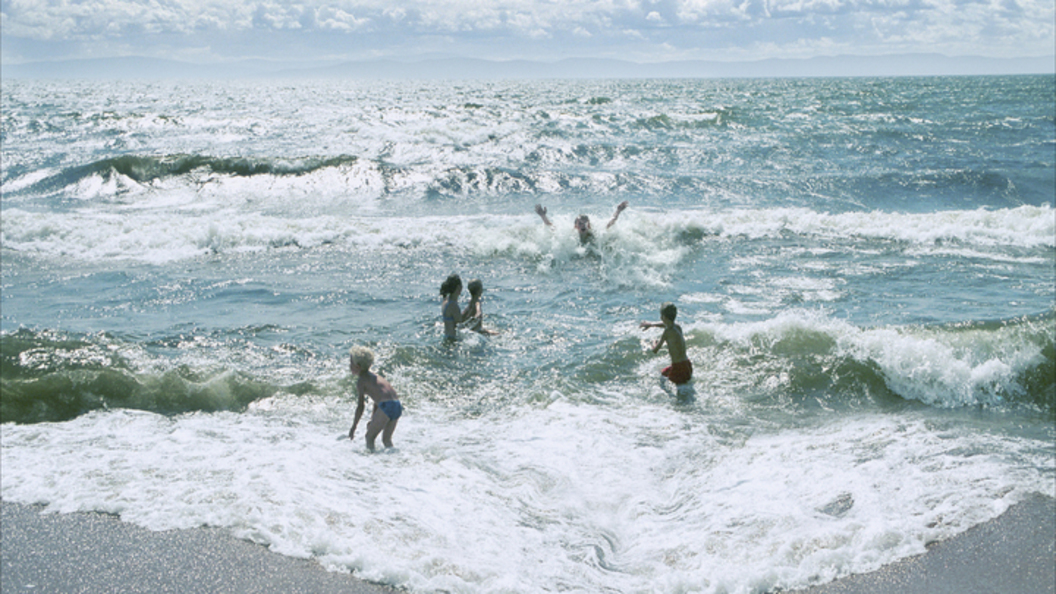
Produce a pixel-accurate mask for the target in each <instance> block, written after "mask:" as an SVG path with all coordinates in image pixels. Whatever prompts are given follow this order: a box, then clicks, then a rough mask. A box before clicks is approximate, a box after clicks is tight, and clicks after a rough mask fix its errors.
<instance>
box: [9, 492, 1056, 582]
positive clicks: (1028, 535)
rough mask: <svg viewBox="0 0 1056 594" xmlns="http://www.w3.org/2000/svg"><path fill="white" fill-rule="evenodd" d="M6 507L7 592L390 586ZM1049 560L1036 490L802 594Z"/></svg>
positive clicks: (1041, 572)
mask: <svg viewBox="0 0 1056 594" xmlns="http://www.w3.org/2000/svg"><path fill="white" fill-rule="evenodd" d="M0 509H2V523H3V530H2V532H0V590H2V591H4V592H9V591H10V592H14V591H23V590H27V589H31V590H34V591H44V592H74V591H77V592H92V591H94V592H100V591H111V592H137V591H138V592H145V591H154V592H162V591H164V592H169V591H172V592H220V591H222V592H288V593H293V592H313V593H321V594H327V593H338V592H343V593H346V594H347V593H351V594H391V593H392V592H393V590H391V589H390V588H387V587H384V586H379V585H374V584H370V583H366V582H363V581H360V580H357V579H356V578H354V577H352V576H351V575H349V574H347V573H340V572H330V571H327V570H326V569H325V568H324V567H322V566H321V565H319V564H318V563H315V562H314V561H311V560H306V559H294V558H291V557H286V556H282V555H278V554H274V553H271V552H270V551H268V550H267V549H265V548H264V547H261V546H258V545H255V544H252V543H250V542H247V541H243V540H239V539H236V538H234V537H232V536H229V535H227V534H226V533H224V532H223V531H221V530H218V529H210V528H198V529H191V530H169V531H164V532H151V531H150V530H146V529H144V528H140V527H137V526H133V525H131V524H126V523H123V522H121V521H120V520H119V519H117V518H116V517H114V516H111V515H107V514H99V513H83V514H66V515H58V514H42V513H40V510H39V509H38V508H35V507H33V506H26V505H21V504H16V503H9V502H3V503H2V506H0ZM1053 559H1056V500H1054V499H1053V498H1052V497H1049V496H1046V495H1037V496H1034V497H1032V498H1030V499H1028V500H1026V501H1024V502H1022V503H1020V504H1017V505H1015V506H1013V507H1011V508H1010V509H1009V510H1008V511H1007V512H1006V513H1004V514H1003V515H1001V516H1000V517H998V518H996V519H994V520H992V521H990V522H986V523H984V524H981V525H978V526H975V527H973V528H971V529H969V530H968V531H966V532H964V533H962V534H960V535H957V536H955V537H953V538H950V539H948V540H946V541H943V542H940V543H937V544H935V545H934V546H932V547H931V548H930V549H929V550H928V552H927V553H925V554H923V555H920V556H916V557H911V558H908V559H903V560H901V561H899V562H897V563H893V564H891V565H889V566H887V567H884V568H882V569H880V570H879V571H876V572H873V573H869V574H862V575H855V576H849V577H846V578H843V579H840V580H837V581H835V582H831V583H828V584H823V585H819V586H816V587H813V588H811V589H809V590H805V591H804V594H873V593H879V592H902V593H905V594H915V593H921V594H923V593H927V594H947V593H949V594H954V593H956V594H974V593H980V594H981V593H984V592H995V591H1006V592H1034V593H1038V594H1044V593H1052V592H1056V563H1054V562H1053Z"/></svg>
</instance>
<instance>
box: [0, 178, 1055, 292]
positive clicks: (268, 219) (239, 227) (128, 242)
mask: <svg viewBox="0 0 1056 594" xmlns="http://www.w3.org/2000/svg"><path fill="white" fill-rule="evenodd" d="M324 177H325V175H324ZM91 179H94V178H91ZM123 183H134V182H122V181H120V180H119V179H115V178H111V181H109V182H105V183H104V182H102V181H101V180H99V183H94V182H93V183H88V182H86V183H85V185H84V187H83V188H82V197H83V198H84V199H86V200H88V199H90V198H91V197H92V196H95V195H97V194H98V193H99V192H103V191H104V189H103V188H104V186H107V185H121V184H123ZM231 183H234V182H231ZM240 183H252V184H254V187H256V184H257V183H258V182H249V181H246V182H240ZM320 183H322V182H320ZM271 190H273V191H275V192H276V193H277V194H279V195H282V196H285V197H287V198H288V197H289V195H290V188H287V187H282V188H277V189H276V188H272V189H271ZM309 190H310V189H309ZM309 190H304V193H303V194H302V195H301V198H299V199H298V200H294V201H292V203H291V204H292V207H293V208H294V210H292V211H291V210H290V206H285V207H283V209H284V211H283V212H272V211H271V208H270V207H269V206H268V205H267V204H266V203H265V204H264V207H263V208H258V207H256V206H255V205H254V204H253V203H252V199H250V198H249V196H251V195H254V194H253V190H251V189H249V188H247V189H244V190H238V191H235V192H233V194H231V195H227V198H221V197H220V196H214V195H212V194H205V195H193V194H189V193H186V192H180V191H176V192H170V193H163V194H162V196H161V197H152V198H151V199H150V200H151V201H150V202H141V201H137V202H133V203H130V204H128V205H126V206H123V207H119V208H118V209H117V210H114V209H110V208H103V209H100V208H90V207H89V208H84V209H79V210H76V211H73V212H40V211H36V210H33V211H30V210H23V209H20V208H8V209H6V210H5V211H4V223H5V224H4V227H3V239H4V247H5V249H11V250H15V251H19V252H23V253H27V254H34V255H38V256H40V257H44V258H54V257H63V258H70V257H73V258H79V259H86V260H103V259H118V260H122V259H128V260H143V261H151V262H161V261H173V260H179V259H182V258H187V257H194V256H197V255H201V254H203V253H207V252H209V251H217V250H220V249H234V250H238V251H246V250H249V251H255V250H262V249H268V248H269V247H274V246H276V245H278V246H285V245H290V244H297V245H300V246H302V247H306V248H311V247H315V246H320V245H330V244H334V243H336V244H341V245H346V246H350V245H354V246H355V247H356V248H357V249H370V250H389V249H394V248H396V247H406V246H416V245H462V246H467V247H469V248H471V249H473V250H475V251H477V252H478V253H509V254H512V255H518V256H520V255H537V254H545V253H555V254H558V255H560V254H572V253H573V252H575V250H577V249H579V246H578V242H576V241H575V235H574V233H573V231H572V229H571V224H569V225H567V227H568V228H567V229H566V228H565V225H563V224H558V222H555V225H557V229H556V233H555V235H554V241H555V242H556V243H552V244H551V242H549V241H548V240H546V236H545V235H544V234H541V233H540V228H541V225H540V223H539V221H538V220H537V219H536V218H535V217H534V215H527V214H526V215H522V216H513V217H511V216H499V215H496V216H488V215H474V216H451V217H443V218H437V217H431V216H424V217H407V216H394V217H379V216H362V215H359V216H357V215H355V214H346V213H345V212H342V215H341V216H330V215H326V214H316V213H317V211H319V210H324V209H322V208H321V206H322V205H323V204H329V203H332V201H334V200H335V199H337V198H336V196H334V195H332V194H331V195H323V196H318V195H315V194H312V193H311V192H310V191H309ZM262 194H266V192H264V193H262ZM232 195H233V196H243V197H245V198H244V199H238V200H236V201H235V203H234V204H232V203H231V202H230V199H231V197H232ZM257 195H261V194H257ZM152 196H153V195H152ZM265 197H266V196H265ZM137 200H138V199H137ZM247 200H248V201H250V202H247ZM272 206H275V205H272ZM347 208H348V206H347V205H342V206H339V209H340V210H342V211H346V210H347ZM361 211H362V214H366V215H370V214H371V213H374V212H377V205H376V204H375V203H374V202H373V201H369V200H368V201H366V202H365V203H363V204H362V209H361ZM943 221H944V222H945V223H944V224H942V225H940V224H938V223H939V222H943ZM563 222H564V221H560V223H563ZM598 226H599V227H601V226H602V223H601V222H598ZM782 230H788V231H792V232H795V233H798V234H803V235H805V236H820V237H833V238H846V237H859V238H869V239H874V240H881V241H904V242H909V243H910V244H912V245H917V246H923V247H922V248H918V249H932V248H929V247H928V246H933V245H935V242H937V241H939V240H955V241H958V242H962V243H963V244H965V245H974V246H977V247H981V248H989V247H993V246H1007V247H1025V248H1030V247H1053V245H1054V242H1056V217H1053V215H1052V209H1050V208H1040V207H1019V208H1015V209H1011V210H1005V211H997V212H991V211H965V212H950V213H930V214H922V215H903V214H884V213H862V214H855V215H846V214H845V215H826V214H821V213H815V212H812V211H805V210H794V211H789V210H783V209H777V210H761V211H753V212H739V211H733V212H727V213H723V212H718V213H716V212H700V211H688V212H684V213H677V214H676V213H663V214H656V213H650V212H641V213H633V212H632V213H627V214H624V216H623V217H622V218H621V220H620V222H619V225H618V226H617V227H615V228H614V229H612V230H610V231H609V232H608V233H605V232H604V231H602V232H601V235H602V238H603V240H605V236H608V237H609V239H607V240H605V241H603V246H606V247H609V248H611V249H613V250H614V251H615V253H623V254H625V255H630V256H633V257H634V258H635V259H636V260H637V261H639V262H644V263H647V265H648V266H651V267H661V268H663V267H671V266H674V265H677V264H678V263H679V262H681V261H682V260H683V259H684V258H685V257H686V255H687V254H688V253H689V249H690V248H692V247H693V245H694V243H693V242H695V241H703V242H705V243H706V242H707V241H708V238H709V237H718V238H736V237H738V236H747V237H766V236H771V235H776V234H779V233H780V232H781V231H782ZM686 233H690V235H689V236H686ZM694 233H701V234H702V235H700V236H699V237H700V239H699V240H698V239H695V238H696V237H698V236H696V235H693V234H694ZM685 237H689V238H691V239H681V238H685ZM606 242H607V243H606ZM687 242H688V243H687ZM939 249H940V250H946V249H948V248H941V247H940V248H939ZM973 253H974V252H973ZM750 257H754V258H758V257H759V256H750ZM991 258H994V259H997V260H999V261H1000V260H1001V259H1002V258H1003V257H1002V256H1001V255H1000V254H998V255H995V256H991ZM1035 259H1036V257H1035ZM749 265H751V263H749ZM826 290H828V291H830V292H829V293H827V294H826V295H821V294H820V293H819V294H818V297H819V298H821V299H822V300H826V299H831V298H832V297H834V295H833V294H832V293H831V288H828V289H826Z"/></svg>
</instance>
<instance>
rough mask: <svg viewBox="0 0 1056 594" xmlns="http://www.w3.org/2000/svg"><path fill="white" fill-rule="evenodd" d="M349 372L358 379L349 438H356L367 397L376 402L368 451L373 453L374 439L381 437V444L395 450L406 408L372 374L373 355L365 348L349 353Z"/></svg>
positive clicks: (377, 376) (383, 379)
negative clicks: (398, 426) (398, 425)
mask: <svg viewBox="0 0 1056 594" xmlns="http://www.w3.org/2000/svg"><path fill="white" fill-rule="evenodd" d="M348 355H349V363H348V367H349V370H351V371H352V373H354V374H355V375H357V376H358V377H359V379H357V380H356V396H357V398H358V402H357V403H356V417H355V420H353V421H352V428H351V429H349V430H348V438H349V439H355V436H356V426H357V425H359V419H360V418H362V417H363V409H364V407H365V405H366V397H367V396H370V399H371V400H373V401H374V413H373V414H372V415H371V417H370V422H368V423H367V449H368V450H370V451H372V452H373V451H374V440H375V439H377V437H378V434H379V433H380V434H381V443H383V444H385V447H387V448H391V447H392V432H393V431H395V430H396V421H398V420H399V418H400V415H402V414H403V405H401V404H400V400H399V398H398V397H397V396H396V390H394V389H392V384H390V383H389V382H388V380H386V379H385V378H383V377H381V376H380V375H378V374H376V373H372V372H371V371H370V366H371V365H373V364H374V353H373V352H371V350H370V349H368V348H366V347H362V346H354V347H352V348H351V349H349V351H348Z"/></svg>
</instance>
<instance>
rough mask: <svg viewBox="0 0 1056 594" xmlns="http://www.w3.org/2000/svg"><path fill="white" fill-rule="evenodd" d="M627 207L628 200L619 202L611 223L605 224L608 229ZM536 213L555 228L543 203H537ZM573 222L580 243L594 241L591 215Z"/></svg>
mask: <svg viewBox="0 0 1056 594" xmlns="http://www.w3.org/2000/svg"><path fill="white" fill-rule="evenodd" d="M626 208H627V201H626V200H624V201H623V202H621V203H619V204H617V205H616V212H615V213H614V214H613V215H612V219H611V220H610V221H609V224H608V225H605V228H606V229H608V228H610V227H612V226H613V225H615V224H616V219H618V218H620V213H621V212H623V211H624V209H626ZM535 214H537V215H539V218H541V219H543V222H544V223H546V226H547V227H550V228H551V229H553V228H554V224H553V223H551V222H550V219H548V218H547V217H546V207H545V206H543V205H542V204H536V205H535ZM573 224H574V226H575V228H576V233H578V234H579V243H580V245H585V244H588V243H591V242H592V241H594V230H593V229H591V228H590V217H588V216H587V215H579V216H578V217H576V221H575V223H573Z"/></svg>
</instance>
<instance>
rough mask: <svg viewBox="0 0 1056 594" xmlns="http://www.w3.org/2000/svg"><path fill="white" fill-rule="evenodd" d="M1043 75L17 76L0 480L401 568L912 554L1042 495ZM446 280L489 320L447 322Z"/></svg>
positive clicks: (671, 584) (1047, 82) (158, 526)
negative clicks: (370, 419)
mask: <svg viewBox="0 0 1056 594" xmlns="http://www.w3.org/2000/svg"><path fill="white" fill-rule="evenodd" d="M1054 87H1056V79H1054V77H1052V76H1050V75H1045V76H993V77H949V78H943V77H918V78H867V77H866V78H831V79H826V78H817V79H737V80H552V81H503V82H496V81H449V82H438V81H430V82H423V81H353V80H325V81H324V80H320V81H272V80H241V81H201V82H195V81H31V80H11V79H9V80H4V83H3V93H2V108H3V109H2V146H3V171H2V180H0V184H2V185H0V190H2V195H3V200H2V212H0V214H2V237H0V239H2V251H0V256H2V279H0V282H2V284H0V289H2V312H0V347H2V349H0V350H2V359H0V365H2V367H0V371H2V397H0V421H2V426H0V436H2V440H0V441H2V450H0V451H2V459H0V468H2V473H0V487H2V489H0V495H2V498H3V500H4V501H6V502H18V503H26V504H39V505H43V506H45V507H46V511H47V512H56V513H67V512H75V511H89V510H91V511H100V512H106V513H111V514H118V515H120V517H121V518H122V519H123V520H124V521H126V522H130V523H134V524H137V525H141V526H145V527H147V528H150V529H153V530H167V529H177V528H192V527H196V526H215V527H220V528H222V529H224V530H226V531H229V532H230V533H231V534H233V535H235V536H236V537H239V538H243V539H248V540H251V541H253V542H257V543H261V544H263V545H266V546H268V547H269V548H270V549H271V550H273V551H275V552H277V553H279V554H283V555H289V556H294V557H303V558H315V559H318V561H319V562H320V563H322V564H323V565H324V566H326V567H327V568H329V569H332V570H334V571H345V572H352V573H353V574H354V575H356V576H358V577H360V578H362V579H365V580H369V581H372V582H377V583H382V584H388V585H392V586H395V587H397V588H400V589H404V590H406V591H410V592H459V593H471V594H478V593H479V594H483V593H521V592H557V591H560V592H584V593H586V592H590V593H597V592H619V593H627V592H658V593H675V592H708V593H749V592H751V593H763V592H776V591H786V590H790V589H795V588H801V587H807V586H810V585H812V584H818V583H822V582H826V581H829V580H831V579H834V578H836V577H839V576H843V575H847V574H850V573H857V572H865V571H870V570H873V569H876V568H878V567H880V566H882V565H884V564H887V563H890V562H893V561H895V560H898V559H901V558H904V557H907V556H910V555H915V554H919V553H922V552H923V551H924V550H925V546H926V545H927V544H929V543H931V542H935V541H938V540H941V539H944V538H948V537H950V536H953V535H955V534H958V533H961V532H963V531H965V530H967V529H968V528H970V527H972V526H974V525H977V524H979V523H981V522H985V521H987V520H989V519H992V518H994V517H996V516H997V515H999V514H1000V513H1001V512H1003V511H1004V510H1005V509H1007V508H1008V507H1009V506H1011V505H1012V504H1014V503H1016V502H1018V501H1021V500H1023V499H1025V498H1026V497H1027V496H1028V495H1029V494H1031V493H1035V492H1041V493H1045V494H1048V495H1054V494H1056V428H1054V423H1056V211H1054V200H1056V198H1054V196H1056V102H1054V100H1053V97H1054V96H1056V88H1054ZM623 201H627V202H628V203H629V206H628V208H627V209H626V210H625V211H624V212H623V213H622V214H621V215H620V217H619V219H618V220H617V221H616V223H615V224H613V225H612V226H611V228H606V223H607V222H608V221H609V220H610V218H611V216H612V215H613V212H614V209H615V206H616V205H617V204H618V203H620V202H623ZM536 204H541V205H543V206H544V207H546V208H547V211H548V216H549V218H550V219H551V220H552V221H553V223H554V226H553V228H552V229H551V228H548V227H547V226H546V225H545V224H543V222H542V221H541V220H540V217H538V216H537V215H536V213H535V205H536ZM580 214H585V215H588V216H589V217H590V218H591V221H592V223H593V228H594V230H595V235H596V238H595V241H594V242H593V243H590V244H587V245H581V244H580V242H579V241H578V239H577V236H576V234H575V232H574V230H573V225H572V222H573V220H574V219H575V218H576V217H577V216H578V215H580ZM452 273H457V274H460V275H461V277H462V279H463V281H464V283H466V282H468V281H469V280H470V279H474V278H479V279H480V280H481V281H482V283H483V286H484V300H483V311H484V314H485V318H484V325H485V326H486V327H488V328H491V329H493V330H495V331H497V332H498V334H496V335H493V336H487V335H482V334H478V333H476V332H473V331H471V330H468V329H461V330H460V331H459V337H458V339H457V340H454V341H446V340H444V337H443V323H442V321H441V315H440V303H441V299H440V290H439V289H440V285H441V283H442V282H443V281H444V279H445V278H446V277H447V276H448V275H449V274H452ZM467 297H468V295H466V294H465V293H463V296H462V298H461V303H462V305H463V306H464V305H465V303H466V300H467ZM664 302H672V303H674V304H675V305H676V306H677V307H678V316H677V319H676V321H677V322H678V323H679V324H680V325H681V326H682V328H683V331H684V333H685V336H686V340H687V345H688V354H689V357H690V360H691V361H692V362H693V365H694V380H693V381H692V382H691V383H690V384H689V385H688V386H685V387H682V388H679V389H677V390H676V389H674V387H672V386H671V385H670V384H669V383H667V382H666V380H664V379H663V378H662V377H661V376H660V373H659V372H660V369H661V368H663V367H666V366H667V365H668V364H669V363H670V360H669V357H668V355H667V349H666V348H664V349H661V350H660V352H659V353H657V354H653V353H652V352H651V351H650V349H649V347H650V345H651V343H652V341H655V340H656V339H657V338H658V336H659V332H660V331H659V330H656V329H645V330H643V329H641V328H640V327H639V324H640V322H642V321H649V322H659V319H660V315H659V309H660V306H661V304H662V303H664ZM353 345H366V346H368V347H370V348H371V349H372V350H374V352H375V353H376V356H377V361H376V363H375V370H377V371H379V372H380V373H381V374H382V375H384V376H385V377H386V378H388V379H389V380H390V381H391V382H392V384H393V386H394V387H395V389H396V391H397V392H398V393H399V394H400V397H401V400H402V401H403V403H404V406H405V408H406V410H405V413H404V415H403V417H401V419H400V421H399V425H398V428H397V430H396V432H395V436H394V442H395V446H396V447H395V448H393V449H391V450H385V451H381V452H379V453H376V454H370V453H368V452H367V450H366V448H365V444H364V443H363V441H362V431H363V429H362V425H361V429H360V432H359V434H358V435H357V437H356V440H355V441H350V440H348V438H347V433H348V429H349V426H350V425H351V422H352V416H353V412H354V409H355V403H356V397H355V383H354V379H353V378H350V377H349V371H348V356H347V352H348V349H349V348H350V347H351V346H353ZM367 414H368V416H369V410H368V413H367ZM364 422H365V421H364Z"/></svg>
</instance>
